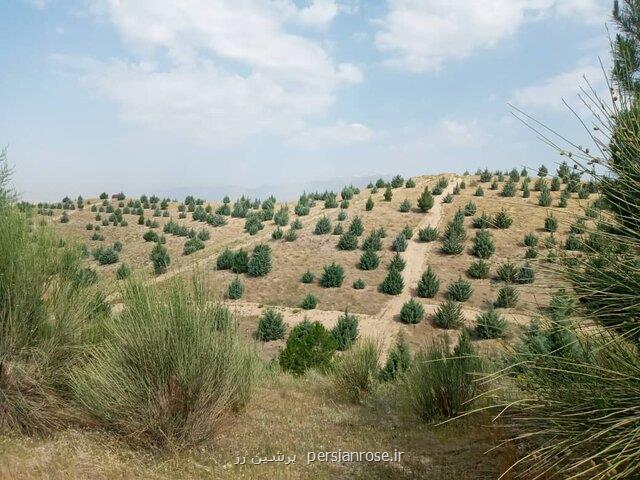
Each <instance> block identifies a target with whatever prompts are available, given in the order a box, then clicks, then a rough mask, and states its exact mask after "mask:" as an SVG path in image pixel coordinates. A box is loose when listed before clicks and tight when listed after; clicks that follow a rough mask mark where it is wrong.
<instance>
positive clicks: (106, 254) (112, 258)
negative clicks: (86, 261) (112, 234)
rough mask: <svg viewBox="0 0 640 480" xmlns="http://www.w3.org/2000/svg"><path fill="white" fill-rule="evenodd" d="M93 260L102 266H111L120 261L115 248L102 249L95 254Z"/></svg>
mask: <svg viewBox="0 0 640 480" xmlns="http://www.w3.org/2000/svg"><path fill="white" fill-rule="evenodd" d="M93 258H94V259H95V260H97V262H98V263H99V264H100V265H111V264H113V263H116V262H117V261H118V252H116V250H115V249H114V248H113V247H106V248H102V247H100V248H98V249H96V250H95V251H94V252H93Z"/></svg>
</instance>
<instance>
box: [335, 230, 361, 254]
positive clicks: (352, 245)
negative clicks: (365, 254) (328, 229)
mask: <svg viewBox="0 0 640 480" xmlns="http://www.w3.org/2000/svg"><path fill="white" fill-rule="evenodd" d="M356 248H358V237H356V236H355V235H354V234H353V233H351V232H345V233H343V234H342V235H341V236H340V240H338V250H355V249H356Z"/></svg>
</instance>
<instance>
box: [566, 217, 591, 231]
mask: <svg viewBox="0 0 640 480" xmlns="http://www.w3.org/2000/svg"><path fill="white" fill-rule="evenodd" d="M569 230H570V231H571V233H575V234H576V235H582V234H583V233H584V232H585V231H586V230H587V225H586V224H585V223H584V220H583V219H582V218H579V219H578V220H576V221H575V222H574V223H573V224H572V225H571V227H569Z"/></svg>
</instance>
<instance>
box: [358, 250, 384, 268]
mask: <svg viewBox="0 0 640 480" xmlns="http://www.w3.org/2000/svg"><path fill="white" fill-rule="evenodd" d="M379 265H380V257H379V256H378V254H377V253H376V252H375V250H373V249H367V250H365V251H364V252H363V253H362V256H361V257H360V262H359V263H358V267H359V268H360V269H361V270H375V269H376V268H378V266H379Z"/></svg>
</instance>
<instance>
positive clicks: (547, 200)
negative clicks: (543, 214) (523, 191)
mask: <svg viewBox="0 0 640 480" xmlns="http://www.w3.org/2000/svg"><path fill="white" fill-rule="evenodd" d="M551 200H552V199H551V193H549V190H546V189H545V190H542V192H541V193H540V196H539V197H538V205H540V206H541V207H549V206H551Z"/></svg>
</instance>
